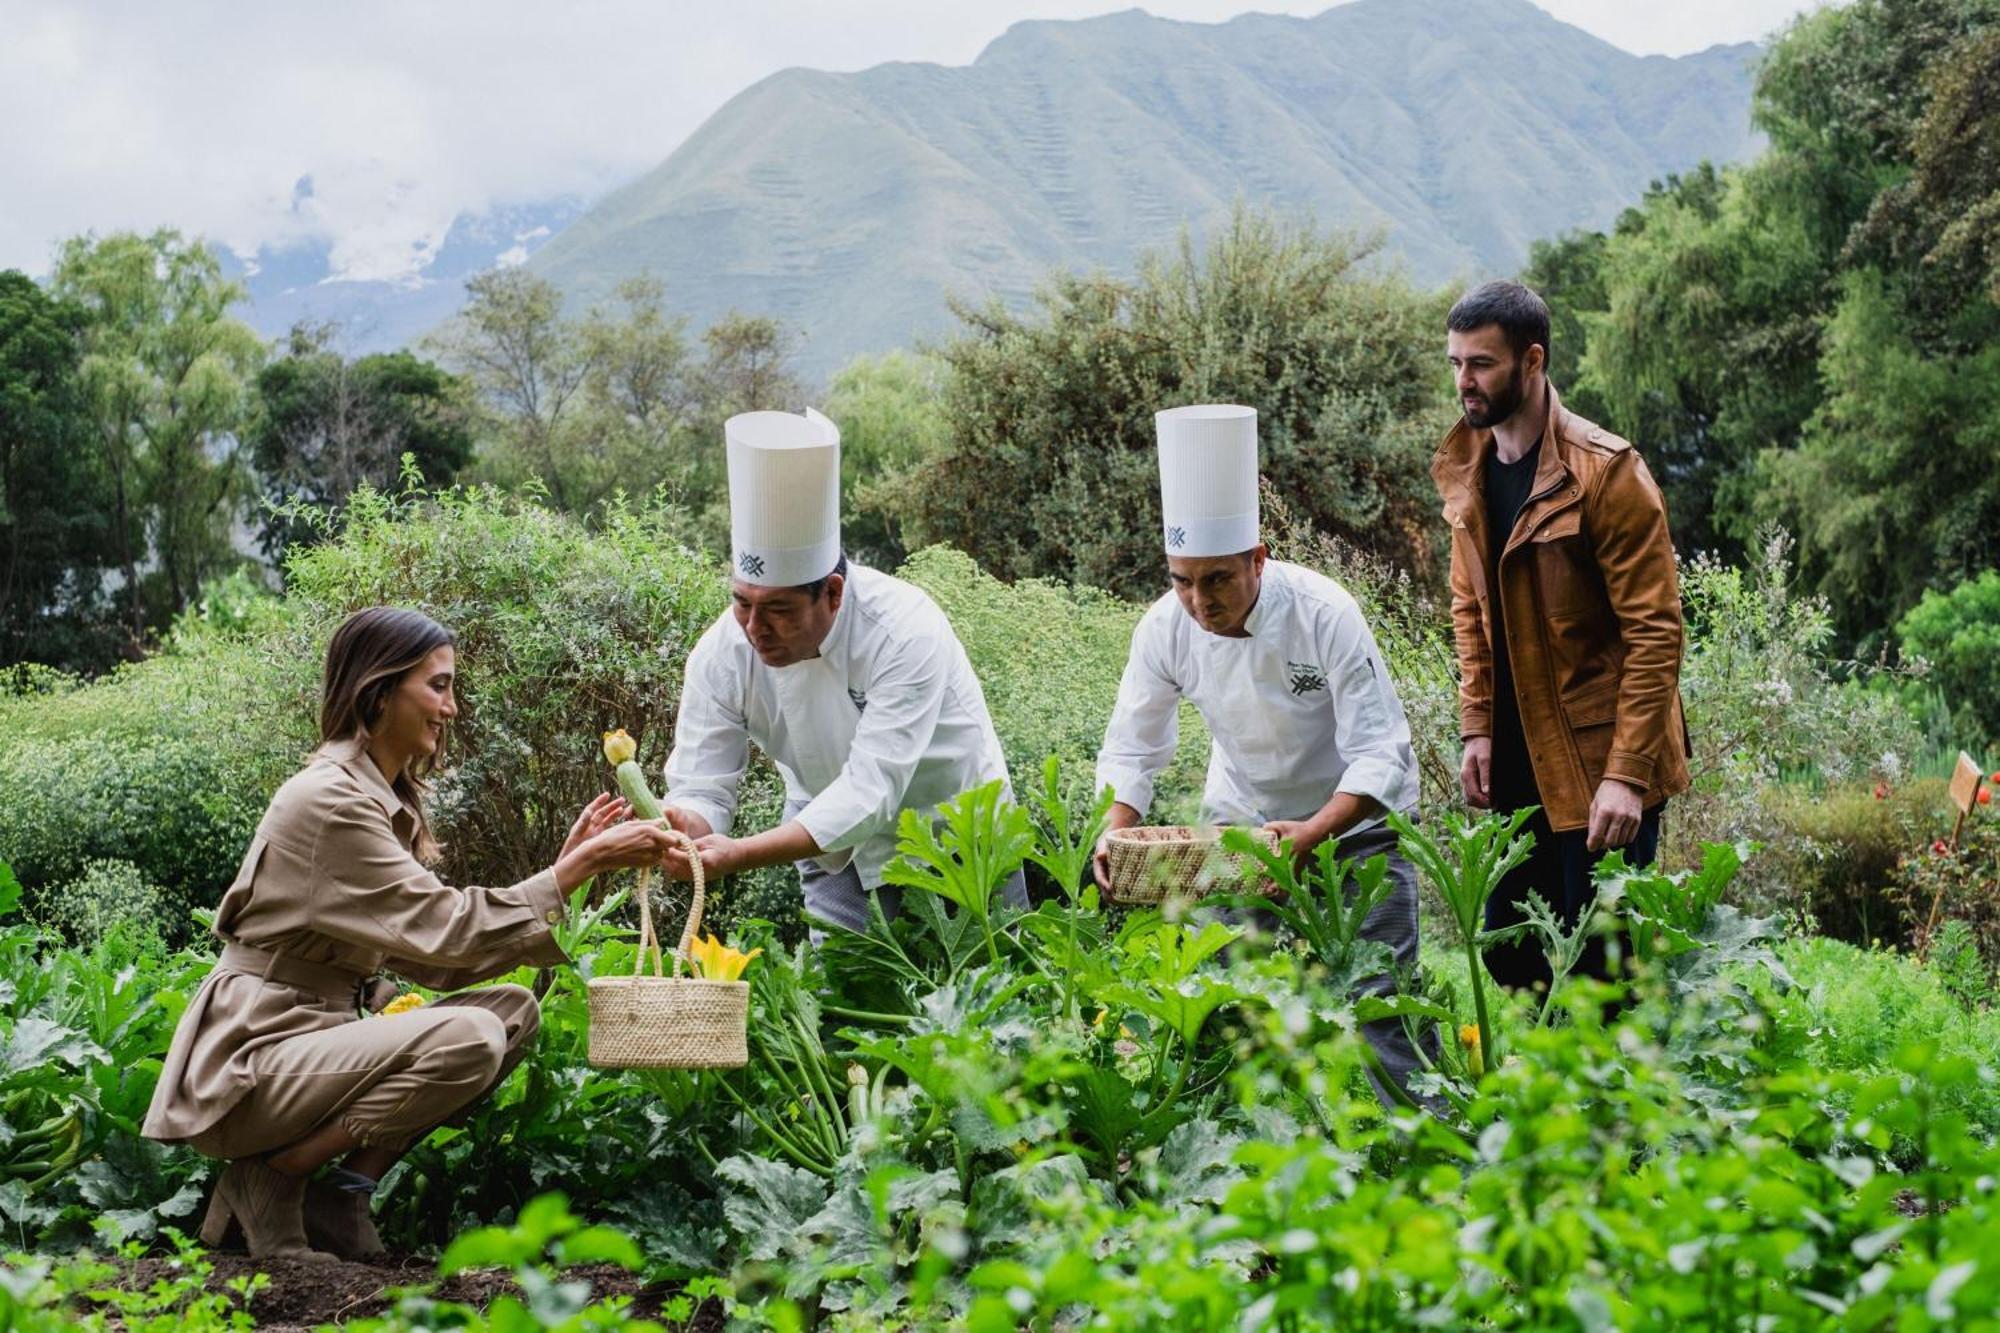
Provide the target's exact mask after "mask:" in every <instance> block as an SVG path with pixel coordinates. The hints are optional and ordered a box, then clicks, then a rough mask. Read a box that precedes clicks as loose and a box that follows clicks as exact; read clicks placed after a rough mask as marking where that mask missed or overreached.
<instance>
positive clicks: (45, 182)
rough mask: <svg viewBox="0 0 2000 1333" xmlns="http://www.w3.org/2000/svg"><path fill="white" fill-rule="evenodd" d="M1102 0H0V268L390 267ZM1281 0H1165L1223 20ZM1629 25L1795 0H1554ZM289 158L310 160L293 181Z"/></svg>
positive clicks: (1725, 19)
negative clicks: (685, 148)
mask: <svg viewBox="0 0 2000 1333" xmlns="http://www.w3.org/2000/svg"><path fill="white" fill-rule="evenodd" d="M1113 7H1115V6H1114V5H1110V4H1106V3H1104V2H1103V0H1097V3H1090V2H1088V0H1043V2H1042V3H1032V4H1009V5H995V4H983V3H969V2H967V0H846V3H842V4H840V5H827V4H821V3H813V2H812V0H730V3H727V4H724V5H707V4H699V5H698V4H694V3H686V2H684V0H664V2H660V3H653V2H651V0H576V3H566V4H560V5H555V4H547V3H530V2H529V0H479V2H477V3H475V2H474V0H442V2H439V3H426V4H417V5H413V4H408V3H391V2H390V0H356V2H354V3H342V4H327V3H322V4H249V5H245V4H225V3H221V2H220V0H186V2H184V3H178V4H174V5H96V6H92V5H77V4H71V3H66V2H64V0H0V32H4V33H6V34H7V38H6V40H5V41H4V42H0V125H4V126H6V127H7V129H6V130H5V131H4V132H0V181H4V182H6V186H5V188H6V191H7V201H6V204H5V206H4V207H0V267H19V268H25V269H27V270H29V271H30V272H43V271H46V269H47V266H48V263H49V260H50V257H51V255H52V253H53V249H54V247H55V245H56V244H57V243H58V242H60V241H61V240H62V239H63V238H64V237H66V236H70V235H73V234H76V233H78V232H82V231H89V230H94V231H98V232H105V231H111V230H116V229H122V228H136V229H141V230H148V229H151V228H153V227H156V226H175V227H179V228H180V229H181V230H183V231H185V232H190V233H195V234H200V235H205V236H208V237H210V238H211V239H214V240H217V241H220V242H222V243H224V244H226V245H228V246H230V247H231V248H232V249H234V250H236V251H237V252H239V253H241V254H245V255H249V254H252V253H254V252H255V251H256V249H257V248H258V247H259V246H262V245H269V246H276V247H283V246H285V245H288V244H293V243H298V242H302V241H306V240H320V241H324V242H326V243H328V244H330V246H331V250H332V263H333V265H334V267H335V270H336V272H338V273H339V274H341V275H343V276H348V277H368V278H387V279H395V278H398V277H399V276H403V275H407V274H408V273H410V272H411V271H412V270H413V269H414V267H416V266H417V265H418V264H419V263H420V262H421V259H422V257H423V256H424V255H425V254H426V253H427V252H428V251H429V250H431V249H434V248H435V247H436V246H437V245H438V243H439V242H440V241H441V240H442V239H443V237H444V233H445V230H446V229H447V228H448V227H449V225H450V223H451V220H452V219H453V218H454V217H455V216H457V215H458V214H460V213H466V212H470V213H478V212H483V211H485V210H486V209H488V208H490V207H493V206H495V205H499V204H506V203H518V202H527V201H531V200H537V199H545V198H549V197H552V196H557V195H586V196H588V195H593V194H596V193H599V192H601V191H603V190H606V189H608V188H610V187H612V186H614V185H616V184H619V183H620V182H622V181H624V180H626V179H629V178H630V177H632V176H634V175H637V174H638V173H640V172H642V171H644V170H646V169H647V168H649V167H651V166H653V165H655V164H656V163H658V162H659V161H660V160H661V159H662V158H664V157H665V156H666V155H667V154H668V153H670V152H671V151H672V150H673V148H674V147H675V146H676V145H677V144H678V143H679V142H680V141H681V140H682V139H683V138H685V137H686V136H687V134H688V133H689V132H690V131H692V130H693V129H694V127H695V126H696V125H698V124H699V123H700V122H701V120H702V119H703V118H704V117H706V116H707V115H708V114H709V113H710V112H712V111H714V110H715V109H716V108H717V107H719V106H720V105H722V103H723V102H725V101H727V100H728V99H729V98H730V97H731V96H733V95H734V94H735V93H737V92H739V91H741V90H742V89H743V88H745V87H747V86H748V85H749V84H751V83H753V82H755V81H756V80H757V79H759V78H762V77H764V76H766V75H768V74H771V73H773V72H775V71H777V70H779V69H782V68H785V67H786V66H790V65H808V66H812V67H815V68H822V69H860V68H863V67H866V66H868V65H872V64H876V63H879V62H882V61H886V60H929V61H938V62H941V63H947V64H963V63H965V62H967V61H969V60H971V59H972V58H973V57H974V56H976V55H977V54H978V52H979V50H980V49H981V48H982V47H983V46H984V45H985V44H986V43H987V42H988V41H990V40H992V39H993V38H994V37H996V36H998V35H999V33H1000V32H1001V31H1003V30H1004V29H1005V27H1006V26H1007V25H1008V24H1009V23H1011V22H1014V21H1017V20H1020V19H1025V18H1075V17H1081V16H1084V15H1087V14H1091V13H1100V12H1104V11H1106V10H1107V9H1110V8H1113ZM1253 7H1254V8H1258V9H1264V10H1276V11H1279V12H1290V13H1300V14H1309V13H1315V12H1318V11H1320V10H1322V9H1324V8H1326V5H1325V3H1324V0H1319V2H1316V3H1288V2H1286V0H1275V2H1274V0H1236V2H1235V3H1220V2H1217V0H1164V2H1163V3H1153V4H1149V5H1147V8H1148V9H1149V10H1151V11H1152V12H1153V13H1156V14H1159V15H1162V16H1164V17H1172V18H1182V19H1191V20H1201V21H1218V20H1221V19H1223V18H1227V17H1229V16H1230V15H1232V14H1233V13H1236V12H1239V11H1240V10H1242V9H1245V8H1253ZM1546 7H1547V8H1548V9H1549V10H1550V11H1551V12H1552V13H1554V14H1556V15H1557V16H1558V17H1560V18H1563V19H1564V20H1566V21H1568V22H1572V23H1576V24H1578V25H1579V26H1582V27H1585V28H1588V29H1590V30H1591V31H1593V32H1596V33H1598V34H1599V35H1600V36H1603V37H1605V38H1607V39H1608V40H1611V41H1613V42H1616V43H1618V44H1619V45H1623V46H1626V47H1627V48H1628V49H1632V50H1640V51H1648V50H1652V51H1663V52H1667V53H1678V52H1681V51H1686V50H1693V49H1698V48H1700V47H1703V46H1707V45H1710V44H1712V43H1713V42H1717V41H1735V40H1743V39H1746V38H1751V37H1755V36H1757V35H1758V34H1760V33H1762V32H1765V31H1768V30H1769V29H1770V28H1772V27H1774V26H1776V25H1777V24H1778V23H1780V22H1782V21H1783V20H1784V19H1785V17H1787V16H1788V15H1789V14H1790V13H1792V12H1794V11H1796V10H1797V9H1799V8H1801V7H1802V6H1801V4H1800V3H1798V0H1693V2H1692V3H1686V4H1677V5H1673V6H1668V5H1660V4H1657V3H1653V2H1652V0H1643V2H1642V0H1546ZM301 182H309V185H306V186H302V184H301Z"/></svg>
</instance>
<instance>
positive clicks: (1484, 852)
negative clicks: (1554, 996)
mask: <svg viewBox="0 0 2000 1333" xmlns="http://www.w3.org/2000/svg"><path fill="white" fill-rule="evenodd" d="M1533 814H1534V808H1533V807H1532V806H1531V807H1528V808H1525V809H1521V810H1516V811H1514V812H1513V813H1512V814H1511V815H1497V814H1496V815H1482V816H1480V817H1478V818H1476V819H1473V818H1468V817H1466V816H1464V815H1459V814H1452V815H1446V816H1444V824H1445V828H1444V834H1443V836H1442V837H1441V838H1439V837H1433V836H1432V835H1431V834H1430V833H1429V832H1428V831H1426V830H1425V829H1423V828H1422V827H1420V826H1419V825H1417V824H1416V823H1414V822H1412V821H1411V820H1410V819H1409V818H1408V817H1407V816H1405V815H1403V814H1400V813H1397V812H1393V811H1392V812H1391V813H1390V814H1389V816H1388V818H1387V823H1388V825H1389V827H1390V828H1392V829H1394V830H1395V832H1396V837H1397V840H1398V842H1399V843H1400V845H1401V846H1402V849H1403V855H1405V856H1407V857H1409V858H1410V861H1411V863H1412V864H1414V865H1415V866H1416V867H1417V869H1418V870H1419V871H1421V872H1423V874H1424V875H1426V876H1427V877H1429V879H1430V881H1431V883H1432V885H1434V886H1435V887H1436V889H1437V891H1438V894H1439V896H1440V897H1441V898H1442V899H1443V900H1444V905H1445V910H1446V911H1447V912H1449V913H1450V915H1451V921H1452V924H1453V925H1454V926H1456V927H1457V928H1458V935H1459V938H1460V940H1462V941H1463V943H1464V947H1465V961H1466V971H1467V974H1468V976H1469V978H1470V985H1471V989H1472V1008H1473V1012H1474V1014H1476V1015H1477V1019H1476V1023H1477V1026H1478V1028H1479V1046H1480V1049H1481V1050H1482V1051H1484V1052H1485V1053H1486V1061H1487V1063H1488V1065H1489V1066H1493V1065H1498V1064H1499V1063H1500V1061H1501V1059H1502V1055H1503V1052H1502V1048H1501V1046H1500V1045H1499V1043H1498V1042H1497V1040H1496V1039H1495V1032H1494V1026H1493V1019H1492V1015H1491V1011H1490V1009H1489V1008H1488V1006H1487V1003H1486V982H1487V980H1488V978H1487V976H1486V965H1485V962H1484V960H1483V958H1482V957H1481V951H1482V950H1483V949H1484V947H1485V946H1486V945H1488V944H1491V943H1495V942H1497V941H1498V940H1500V939H1502V938H1504V937H1506V936H1507V935H1508V934H1510V933H1512V932H1518V931H1519V930H1520V929H1522V928H1521V927H1511V928H1510V929H1509V931H1489V930H1487V929H1486V901H1487V899H1489V898H1491V897H1492V896H1493V893H1494V891H1495V890H1496V889H1498V888H1499V887H1500V881H1501V879H1502V878H1503V877H1504V876H1505V875H1506V874H1507V872H1508V871H1509V870H1512V869H1513V868H1514V867H1515V866H1517V865H1519V864H1521V862H1522V861H1524V860H1526V859H1527V856H1528V852H1529V850H1530V849H1531V848H1532V847H1533V846H1534V835H1533V834H1529V835H1527V836H1526V837H1522V836H1520V833H1521V826H1522V825H1523V824H1525V823H1527V822H1528V819H1529V817H1530V816H1531V815H1533Z"/></svg>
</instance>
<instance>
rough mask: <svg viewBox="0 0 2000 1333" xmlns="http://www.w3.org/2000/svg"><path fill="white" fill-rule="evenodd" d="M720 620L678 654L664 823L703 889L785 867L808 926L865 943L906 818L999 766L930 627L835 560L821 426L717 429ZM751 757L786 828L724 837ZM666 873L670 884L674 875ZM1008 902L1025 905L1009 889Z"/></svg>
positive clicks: (879, 582) (833, 452) (935, 628)
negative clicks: (834, 929) (724, 544)
mask: <svg viewBox="0 0 2000 1333" xmlns="http://www.w3.org/2000/svg"><path fill="white" fill-rule="evenodd" d="M723 431H724V436H725V439H726V444H727V449H728V460H729V517H730V534H731V545H732V548H733V549H732V552H731V563H732V575H733V578H732V582H731V588H730V606H729V609H728V610H727V611H725V612H723V614H722V615H721V617H720V618H718V619H717V620H716V622H715V623H714V624H713V625H711V626H709V628H708V630H707V632H705V633H704V634H703V635H702V636H701V640H700V641H699V642H698V643H696V644H695V647H694V651H693V652H692V653H690V654H689V655H688V664H687V680H686V684H685V686H684V687H683V689H682V692H681V707H680V717H679V719H678V721H677V723H676V726H675V730H674V748H673V752H672V753H671V754H669V755H668V756H667V773H666V778H667V797H666V801H665V805H666V806H667V811H666V813H667V818H668V819H669V820H670V821H671V822H672V823H673V825H674V827H676V828H678V829H680V830H681V831H682V832H684V833H687V834H688V835H690V836H691V837H693V838H694V839H696V841H697V843H698V844H699V847H700V855H701V859H702V868H703V871H704V872H705V874H706V875H707V876H708V877H709V878H710V879H711V880H713V879H714V878H716V877H719V876H722V875H729V874H735V873H738V872H741V871H746V870H755V869H758V868H760V867H763V866H771V865H778V864H780V863H783V862H787V861H790V862H795V863H796V864H797V865H798V869H799V874H800V878H801V881H802V883H803V888H804V894H805V906H806V910H807V912H808V913H809V914H810V915H811V916H812V917H814V918H816V920H817V922H818V923H820V924H825V923H831V924H833V925H837V926H841V927H844V928H846V929H848V930H853V931H862V930H865V929H867V925H868V896H867V895H868V893H869V892H870V891H873V890H878V889H880V890H882V894H881V896H882V906H883V910H884V912H885V914H887V915H891V916H893V915H894V914H895V911H896V906H897V898H898V895H897V893H896V890H895V889H894V888H893V886H891V887H889V888H883V886H882V867H883V866H884V865H886V864H887V863H888V862H889V861H890V860H891V859H892V858H893V857H894V856H895V852H896V824H897V820H898V818H899V817H900V816H901V814H902V812H903V811H905V810H918V811H923V812H925V813H929V812H931V811H933V810H935V809H936V807H937V806H938V805H939V804H940V803H941V802H944V801H948V800H950V799H951V798H952V797H954V796H957V795H958V794H959V793H961V792H965V791H969V790H971V789H972V788H974V787H978V786H981V785H983V784H985V783H987V782H991V781H993V780H994V779H996V778H998V779H1000V780H1001V781H1003V782H1004V781H1005V780H1006V778H1007V767H1006V762H1005V760H1004V759H1003V758H1002V757H1001V751H1000V740H999V737H998V736H997V735H996V734H995V733H994V730H993V720H992V718H991V717H990V716H989V715H988V714H987V711H986V697H985V695H984V694H983V693H982V692H981V690H980V688H979V679H978V677H977V676H975V675H974V674H973V671H972V663H971V662H970V660H968V659H967V657H966V655H965V649H964V647H963V646H961V645H960V643H959V641H958V636H957V635H955V634H953V633H952V629H951V625H950V623H949V622H948V621H947V620H946V619H945V616H944V612H943V611H941V610H939V609H938V606H937V603H935V602H933V601H932V600H931V599H930V597H929V596H927V595H926V594H925V593H924V592H923V591H922V590H920V589H918V588H915V587H912V586H911V585H910V584H907V583H905V582H903V581H902V580H901V579H896V578H892V577H890V576H889V575H887V574H882V573H878V572H877V571H875V570H872V569H867V568H864V567H862V566H861V565H858V564H854V563H852V562H850V561H848V560H847V558H846V557H845V556H844V555H843V554H842V553H841V547H840V432H839V430H838V429H837V428H835V426H834V424H833V423H832V422H831V421H829V420H827V419H826V418H825V417H824V416H821V415H820V414H819V413H817V412H814V411H811V410H808V411H807V412H806V414H805V415H804V416H794V415H792V414H791V413H789V412H749V413H745V414H743V415H741V416H736V417H731V418H730V419H729V421H728V422H727V423H726V424H725V426H724V428H723ZM753 743H754V744H755V745H756V746H757V747H758V748H759V749H761V750H762V751H763V752H764V753H765V754H766V755H768V756H770V758H771V761H772V762H773V763H774V764H776V765H777V767H778V771H779V772H780V773H781V774H782V775H783V776H784V780H785V794H786V809H785V818H784V821H783V822H782V823H780V824H779V825H778V826H777V827H776V828H771V829H765V830H762V831H759V832H756V833H752V834H749V835H747V836H743V837H735V836H732V835H731V826H732V823H733V821H734V817H735V813H736V792H737V786H738V784H739V783H740V782H741V781H742V779H743V774H744V771H745V769H746V768H747V767H748V765H749V760H750V746H751V745H752V744H753ZM670 868H673V869H677V870H678V871H679V872H680V873H683V874H685V873H686V872H687V869H688V867H687V866H686V864H685V861H684V860H682V862H681V863H680V864H679V866H678V867H670ZM1006 892H1007V893H1008V894H1009V896H1010V897H1011V898H1013V899H1014V900H1015V901H1016V902H1025V901H1026V893H1025V886H1024V884H1023V882H1022V880H1021V878H1020V877H1019V876H1018V875H1017V876H1016V877H1015V879H1014V881H1013V882H1012V883H1011V884H1010V885H1008V886H1007V888H1006Z"/></svg>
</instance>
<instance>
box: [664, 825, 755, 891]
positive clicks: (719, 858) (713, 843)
mask: <svg viewBox="0 0 2000 1333" xmlns="http://www.w3.org/2000/svg"><path fill="white" fill-rule="evenodd" d="M694 847H695V854H696V855H697V856H699V857H701V877H702V882H703V883H705V884H713V883H715V882H716V881H717V880H719V879H721V878H722V877H723V876H724V875H731V874H734V873H736V869H737V864H738V862H740V861H741V860H742V856H741V852H740V849H739V847H738V842H737V839H735V838H732V837H730V836H729V835H728V834H726V833H710V834H707V835H705V836H703V837H700V838H696V839H695V844H694ZM665 864H666V870H667V875H668V877H669V878H671V879H693V878H694V867H693V866H692V865H690V864H689V863H688V854H687V850H686V849H685V848H683V847H682V846H680V844H678V843H676V844H675V845H674V848H673V850H672V851H670V852H669V853H667V859H666V862H665Z"/></svg>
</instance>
